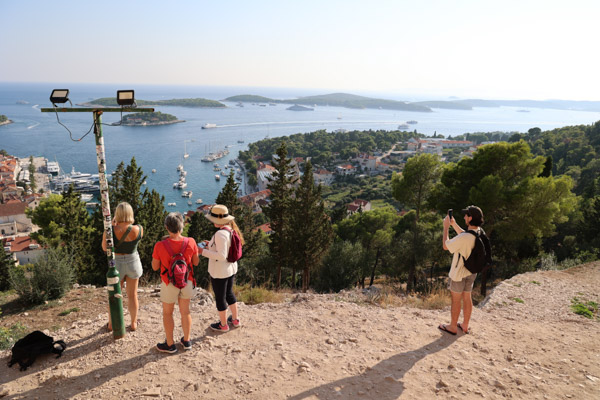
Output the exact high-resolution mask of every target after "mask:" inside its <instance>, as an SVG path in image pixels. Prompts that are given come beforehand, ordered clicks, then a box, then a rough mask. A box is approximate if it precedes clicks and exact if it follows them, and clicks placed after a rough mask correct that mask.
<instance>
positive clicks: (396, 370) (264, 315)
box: [0, 263, 600, 400]
mask: <svg viewBox="0 0 600 400" xmlns="http://www.w3.org/2000/svg"><path fill="white" fill-rule="evenodd" d="M598 288H600V263H595V264H588V265H585V266H581V267H577V268H573V269H571V270H567V271H543V272H542V271H540V272H534V273H527V274H523V275H518V276H515V277H513V278H512V279H510V280H507V281H504V282H503V283H501V284H500V285H499V286H497V287H496V288H495V289H494V290H493V292H492V293H491V294H490V296H489V297H488V298H487V299H486V300H485V301H484V302H483V303H482V304H481V305H480V306H479V307H477V308H476V309H475V310H474V311H473V317H472V321H471V328H472V332H471V333H470V334H468V335H465V334H458V335H456V336H451V335H449V334H447V333H443V332H441V331H439V330H438V329H437V326H438V325H439V324H440V323H446V322H449V321H448V319H449V310H448V309H446V310H434V311H430V310H421V309H413V308H407V307H393V308H381V307H377V306H373V305H367V304H366V303H364V302H361V301H360V296H354V295H351V296H336V295H314V294H306V295H296V296H292V297H291V298H290V300H289V301H287V302H285V303H280V304H261V305H256V306H247V305H243V304H241V305H240V315H241V318H242V323H243V326H242V327H241V328H238V329H235V330H232V331H230V332H228V333H225V334H219V333H215V332H212V331H210V330H209V329H207V328H208V325H209V323H211V322H214V321H216V310H215V307H214V304H212V302H211V301H210V300H209V301H207V300H206V298H205V296H204V295H203V294H202V292H200V291H199V292H198V296H197V297H196V298H195V299H194V300H193V302H192V304H193V306H192V313H193V314H192V315H193V323H194V327H193V334H192V339H193V348H192V350H189V351H184V350H183V349H182V348H181V347H179V351H178V352H177V353H176V354H173V355H165V354H163V353H159V352H158V351H156V349H155V345H156V343H157V342H159V341H162V340H163V339H164V334H163V327H162V318H161V304H160V300H159V298H158V297H156V293H153V290H152V289H143V290H142V291H141V292H140V302H141V312H140V320H141V323H140V327H139V329H138V330H137V331H135V332H128V333H127V335H126V336H125V337H124V338H123V339H120V340H116V341H115V340H113V338H112V334H111V333H108V332H106V329H105V327H106V322H107V317H106V312H105V309H106V291H105V290H102V289H95V290H93V289H82V288H79V289H76V290H73V291H72V292H71V293H70V294H69V296H68V297H67V298H65V299H64V301H63V303H62V304H60V305H59V306H56V307H52V308H47V309H43V308H42V309H39V310H36V311H28V312H27V313H25V312H18V313H15V314H13V315H8V316H5V317H4V318H3V319H2V321H1V324H2V326H10V324H12V323H14V322H15V321H22V322H23V323H25V324H26V325H28V326H33V327H34V328H39V327H43V326H46V327H48V328H49V327H51V326H53V325H52V323H53V322H54V324H55V325H56V326H58V325H59V324H60V325H63V326H64V325H65V324H66V325H67V327H66V328H61V329H58V330H57V331H55V332H52V333H51V335H52V336H54V338H55V339H63V340H64V341H65V342H67V344H68V346H69V347H68V348H67V350H66V351H65V352H64V354H63V356H62V358H58V359H55V358H54V357H52V356H44V357H42V358H40V359H38V360H37V361H36V362H35V364H34V365H33V366H32V367H30V368H29V369H28V370H27V371H24V372H20V371H19V369H18V367H17V366H13V367H12V368H10V369H9V368H7V367H6V366H4V367H1V368H3V372H2V374H1V378H0V397H2V398H6V399H21V398H23V399H24V398H27V399H35V398H37V399H65V398H74V399H90V398H98V399H100V398H101V399H124V398H145V397H148V398H149V397H155V398H170V399H179V398H202V399H223V398H238V399H295V400H296V399H297V400H299V399H361V398H364V399H378V400H385V399H396V398H406V399H431V398H438V397H439V398H451V399H452V398H454V399H480V398H486V399H500V398H515V399H563V398H567V399H568V398H570V399H598V398H600V340H599V339H600V334H599V333H600V321H599V320H598V319H596V320H590V319H586V318H584V317H582V316H579V315H576V314H574V313H573V312H572V311H571V309H570V306H571V301H572V300H573V299H574V298H578V299H581V300H585V301H595V302H600V294H599V290H598ZM100 299H102V300H100ZM73 307H78V308H80V310H79V311H77V312H72V313H70V314H69V315H67V316H64V317H59V316H57V315H58V313H59V312H60V311H63V310H67V309H70V308H73ZM43 313H46V314H43ZM42 315H44V316H42ZM61 318H63V319H61ZM125 320H126V322H127V323H129V316H128V315H127V314H126V315H125ZM36 324H37V325H36ZM179 327H180V323H179V321H178V314H177V311H176V329H175V330H176V333H175V336H176V337H177V338H179V337H181V329H180V328H179ZM0 355H1V356H2V357H4V359H6V360H8V358H9V351H4V352H2V353H1V354H0Z"/></svg>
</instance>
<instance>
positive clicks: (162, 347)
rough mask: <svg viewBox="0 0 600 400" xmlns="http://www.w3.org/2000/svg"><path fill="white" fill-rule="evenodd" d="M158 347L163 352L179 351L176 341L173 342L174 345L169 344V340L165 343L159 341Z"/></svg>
mask: <svg viewBox="0 0 600 400" xmlns="http://www.w3.org/2000/svg"><path fill="white" fill-rule="evenodd" d="M156 348H157V349H158V351H160V352H163V353H170V354H173V353H177V346H175V343H173V344H172V345H170V346H169V345H168V344H167V342H166V341H165V342H164V343H158V344H157V345H156Z"/></svg>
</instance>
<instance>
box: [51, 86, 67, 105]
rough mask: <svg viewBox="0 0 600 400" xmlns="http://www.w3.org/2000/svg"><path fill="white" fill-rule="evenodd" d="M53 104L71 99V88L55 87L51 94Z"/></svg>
mask: <svg viewBox="0 0 600 400" xmlns="http://www.w3.org/2000/svg"><path fill="white" fill-rule="evenodd" d="M50 101H51V102H52V104H57V103H66V102H67V101H69V89H54V90H53V91H52V94H51V95H50Z"/></svg>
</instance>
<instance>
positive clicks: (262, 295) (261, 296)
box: [233, 284, 285, 305]
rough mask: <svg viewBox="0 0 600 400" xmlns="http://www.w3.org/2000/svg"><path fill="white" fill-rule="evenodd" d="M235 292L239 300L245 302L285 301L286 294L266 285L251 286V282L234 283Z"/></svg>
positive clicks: (250, 303) (249, 303)
mask: <svg viewBox="0 0 600 400" xmlns="http://www.w3.org/2000/svg"><path fill="white" fill-rule="evenodd" d="M233 292H234V293H235V296H236V297H237V299H238V301H241V302H243V303H244V304H248V305H252V304H260V303H283V301H284V299H285V296H284V294H283V293H279V292H275V291H273V290H269V289H266V288H264V287H251V286H250V285H249V284H246V285H242V286H237V285H234V287H233Z"/></svg>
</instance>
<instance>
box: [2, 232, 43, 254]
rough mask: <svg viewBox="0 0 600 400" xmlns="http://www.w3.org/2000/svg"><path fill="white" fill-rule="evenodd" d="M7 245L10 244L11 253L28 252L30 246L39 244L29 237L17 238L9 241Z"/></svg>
mask: <svg viewBox="0 0 600 400" xmlns="http://www.w3.org/2000/svg"><path fill="white" fill-rule="evenodd" d="M5 243H10V252H11V253H14V252H17V251H23V250H28V249H29V245H30V244H38V242H36V241H35V240H33V239H32V238H30V237H29V236H17V237H15V239H14V240H7V241H6V242H5Z"/></svg>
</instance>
